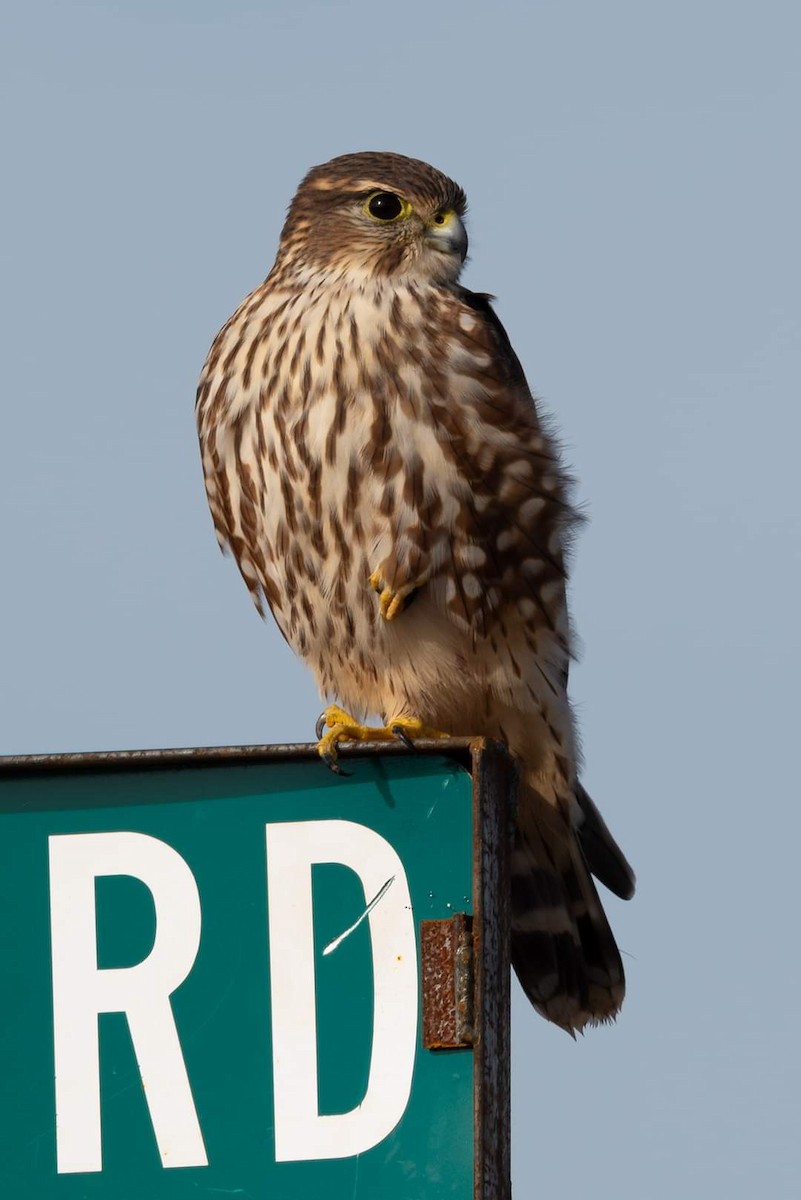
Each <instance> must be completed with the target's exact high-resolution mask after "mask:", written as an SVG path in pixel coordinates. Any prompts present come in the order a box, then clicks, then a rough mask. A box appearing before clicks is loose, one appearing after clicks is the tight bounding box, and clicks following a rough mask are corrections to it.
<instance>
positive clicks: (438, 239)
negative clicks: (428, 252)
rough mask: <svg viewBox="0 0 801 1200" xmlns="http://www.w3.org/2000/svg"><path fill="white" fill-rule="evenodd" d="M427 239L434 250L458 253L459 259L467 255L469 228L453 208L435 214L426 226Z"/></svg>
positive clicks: (461, 259)
mask: <svg viewBox="0 0 801 1200" xmlns="http://www.w3.org/2000/svg"><path fill="white" fill-rule="evenodd" d="M425 236H426V241H427V242H428V244H429V246H431V248H432V250H438V251H439V252H440V253H441V254H458V255H459V261H460V262H464V260H465V258H466V257H467V230H466V229H465V227H464V225H463V224H462V219H461V217H460V216H459V214H458V213H456V212H454V211H453V209H452V208H449V209H446V210H445V211H444V212H438V213H436V214H435V216H434V218H433V220H431V221H430V222H429V224H428V225H427V226H426V234H425Z"/></svg>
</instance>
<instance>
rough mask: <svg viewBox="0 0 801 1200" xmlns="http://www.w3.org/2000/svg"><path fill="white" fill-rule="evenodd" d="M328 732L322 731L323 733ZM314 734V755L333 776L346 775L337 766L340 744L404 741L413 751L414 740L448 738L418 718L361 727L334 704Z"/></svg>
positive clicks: (328, 709) (403, 718)
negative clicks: (315, 738) (315, 743)
mask: <svg viewBox="0 0 801 1200" xmlns="http://www.w3.org/2000/svg"><path fill="white" fill-rule="evenodd" d="M326 728H327V732H324V730H326ZM315 733H316V734H317V753H318V754H319V755H320V758H321V759H322V760H323V762H324V763H325V765H326V766H327V767H329V768H330V769H331V770H332V771H333V772H334V774H335V775H348V774H350V772H348V771H343V769H342V767H341V766H340V765H339V761H338V758H339V755H338V747H339V744H340V742H393V741H396V740H397V741H400V742H403V744H404V746H408V747H409V749H410V750H413V749H414V741H413V739H414V738H446V737H449V736H450V735H449V734H447V733H441V732H440V730H438V729H431V728H429V726H428V725H424V724H423V722H422V721H420V720H418V719H417V717H394V718H393V719H392V720H391V721H389V722H388V724H386V725H362V724H361V723H360V722H359V721H357V720H356V718H355V717H352V716H351V715H350V713H347V712H345V710H344V708H340V707H339V705H337V704H331V705H330V706H329V707H328V708H326V709H325V711H324V712H322V713H320V716H319V718H318V721H317V725H316V726H315Z"/></svg>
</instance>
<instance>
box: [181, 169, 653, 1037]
mask: <svg viewBox="0 0 801 1200" xmlns="http://www.w3.org/2000/svg"><path fill="white" fill-rule="evenodd" d="M465 208H466V197H465V193H464V192H463V191H462V189H461V188H460V187H459V186H458V185H457V184H456V183H454V182H453V181H452V180H451V179H449V178H447V176H445V175H443V174H442V173H441V172H440V171H438V170H435V169H434V168H433V167H431V166H429V165H428V164H427V163H424V162H419V161H417V160H415V159H412V158H406V157H404V156H402V155H399V154H390V153H378V152H375V153H372V152H371V153H359V154H347V155H343V156H342V157H339V158H334V159H332V160H331V161H330V162H328V163H325V164H323V165H322V166H318V167H314V168H313V169H312V170H311V171H310V172H309V173H308V175H307V176H306V178H305V179H304V180H303V181H302V183H301V185H300V187H299V188H298V191H297V194H296V195H295V198H294V200H293V201H292V204H291V206H290V208H289V213H288V216H287V219H286V223H285V225H284V229H283V232H282V235H281V241H280V245H279V248H278V255H277V257H276V260H275V265H274V266H273V268H272V270H271V272H270V274H269V275H268V277H267V279H266V280H265V281H264V283H262V284H261V285H260V286H259V287H257V288H256V290H255V291H254V292H252V293H251V295H249V296H248V297H247V299H246V300H244V301H243V302H242V304H241V305H240V306H239V308H238V309H237V310H236V312H235V313H234V314H233V316H232V317H231V318H230V320H229V321H228V322H227V323H226V324H225V325H224V326H223V328H222V329H221V330H220V332H219V333H218V335H217V337H216V338H215V340H214V343H213V345H212V347H211V350H210V352H209V355H208V358H207V360H206V363H205V366H204V368H203V373H202V375H201V379H200V384H199V388H198V395H197V422H198V430H199V436H200V446H201V455H202V462H203V470H204V474H205V481H206V490H207V493H208V500H209V505H210V508H211V513H212V517H213V520H214V525H215V528H216V532H217V537H218V540H219V542H220V545H221V546H222V547H223V548H224V549H226V550H230V552H231V553H232V554H233V556H234V558H235V559H236V562H237V564H238V566H239V570H240V572H241V573H242V576H243V578H244V580H245V583H246V584H247V586H248V588H249V589H250V592H251V595H252V597H253V599H254V601H255V603H256V605H257V607H258V608H259V610H260V611H261V612H262V613H263V612H264V611H265V608H266V607H269V608H270V610H271V612H272V615H273V617H274V618H275V621H276V623H277V624H278V628H279V629H280V631H281V633H282V634H283V636H284V637H285V638H286V640H287V642H288V643H289V645H290V646H291V647H292V648H293V649H294V650H295V652H296V653H297V654H298V655H300V657H301V658H302V659H303V660H304V662H306V663H308V665H309V666H310V667H311V669H312V671H313V672H314V676H315V678H316V680H317V683H318V685H319V688H320V691H321V693H322V695H323V696H324V697H325V699H326V701H327V702H328V703H329V704H330V707H328V708H327V709H326V710H325V712H324V713H323V716H322V717H321V721H320V723H318V736H319V738H320V742H319V750H320V753H321V755H322V756H323V757H324V758H325V760H326V761H327V762H328V763H329V765H331V766H332V767H333V768H334V769H337V767H338V764H337V747H338V745H339V744H340V743H341V742H343V741H361V740H367V739H369V740H377V739H381V738H386V739H391V738H396V737H399V738H401V739H402V740H403V741H406V742H412V743H413V742H414V739H415V738H418V737H420V738H424V737H434V736H445V735H453V736H472V735H485V736H487V737H491V738H500V739H502V740H503V741H505V742H506V743H507V745H508V746H509V748H510V750H511V751H512V753H513V754H514V755H516V757H517V759H518V760H519V762H520V773H521V797H520V806H519V812H518V818H517V829H516V836H515V845H514V850H513V859H512V961H513V963H514V967H515V970H516V972H517V975H518V978H519V980H520V983H521V984H522V986H523V989H524V990H525V992H526V994H527V996H528V997H529V999H530V1001H531V1003H532V1004H533V1005H534V1006H535V1008H537V1009H538V1011H539V1012H541V1013H542V1014H543V1015H544V1016H545V1017H547V1018H548V1019H549V1020H551V1021H553V1022H555V1023H556V1024H557V1025H560V1026H562V1028H564V1029H566V1030H568V1032H570V1033H574V1032H575V1031H577V1030H581V1029H582V1028H583V1027H584V1026H585V1025H588V1024H597V1023H599V1022H603V1021H607V1020H610V1019H612V1018H613V1017H614V1016H615V1015H616V1014H617V1012H618V1010H619V1008H620V1005H621V1003H622V1001H623V993H624V976H623V966H622V963H621V959H620V953H619V951H618V948H617V946H616V944H615V939H614V937H613V935H612V932H611V930H610V928H609V924H608V922H607V919H606V916H605V914H604V910H603V908H602V906H601V902H600V900H599V897H598V893H597V891H596V888H595V884H594V883H593V879H592V876H593V875H595V876H596V878H598V879H599V880H600V881H601V882H602V883H604V884H605V885H606V887H608V888H609V889H610V890H611V891H612V892H614V893H616V894H617V895H618V896H621V897H623V898H628V897H629V896H631V895H632V894H633V891H634V875H633V873H632V871H631V868H630V867H629V865H628V863H627V861H626V859H625V857H624V856H623V854H622V852H621V850H620V849H619V847H618V846H617V844H616V842H615V841H614V839H613V838H612V836H611V834H610V833H609V830H608V829H607V827H606V825H605V823H604V821H603V818H602V817H601V815H600V813H599V812H598V810H597V808H596V807H595V805H594V804H593V802H592V800H591V798H590V797H589V795H588V794H587V792H586V791H585V790H584V788H583V786H582V784H581V783H580V781H579V765H580V764H579V756H578V748H577V739H576V731H575V726H574V720H573V715H572V712H571V708H570V704H569V701H568V696H567V678H568V666H569V661H570V650H571V633H570V626H569V622H568V614H567V605H566V598H565V584H566V551H567V548H568V545H569V542H570V538H571V534H572V532H573V531H574V529H575V526H576V523H577V519H578V518H577V513H576V510H575V509H574V508H573V507H572V506H571V503H570V480H569V478H568V476H567V475H566V474H565V472H564V470H563V468H562V465H561V463H560V459H559V452H558V448H557V446H556V444H555V442H554V440H553V438H552V436H551V435H550V434H549V431H548V428H547V426H546V425H545V424H544V423H543V418H542V415H541V413H540V412H539V411H538V407H537V403H536V401H535V399H534V397H533V396H532V393H531V391H530V389H529V387H528V384H527V383H526V378H525V375H524V373H523V369H522V367H521V365H520V362H519V361H518V359H517V357H516V355H515V353H514V351H513V349H512V347H511V345H510V343H509V339H508V337H507V335H506V332H505V331H504V329H503V327H502V325H501V323H500V321H499V320H498V317H497V316H496V315H495V313H494V311H493V308H492V304H491V297H490V296H488V295H484V294H482V293H477V292H470V291H468V290H467V289H466V288H464V287H462V286H461V285H460V283H459V276H460V273H461V270H462V265H463V263H464V260H465V256H466V253H467V234H466V232H465V227H464V223H463V216H464V213H465ZM371 714H378V715H379V717H380V720H381V721H382V722H383V724H382V725H381V726H380V727H370V726H367V725H365V724H364V722H365V721H366V720H367V718H368V717H369V716H370V715H371Z"/></svg>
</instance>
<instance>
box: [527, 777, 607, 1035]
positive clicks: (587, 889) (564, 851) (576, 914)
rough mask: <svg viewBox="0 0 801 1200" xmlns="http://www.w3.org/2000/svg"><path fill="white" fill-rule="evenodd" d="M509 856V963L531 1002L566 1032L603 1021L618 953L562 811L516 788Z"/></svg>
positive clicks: (572, 1031)
mask: <svg viewBox="0 0 801 1200" xmlns="http://www.w3.org/2000/svg"><path fill="white" fill-rule="evenodd" d="M520 799H521V804H520V812H519V816H518V829H517V838H516V842H515V848H514V854H513V858H512V964H513V966H514V969H515V971H516V973H517V977H518V979H519V980H520V983H521V984H522V987H523V990H524V991H525V993H526V995H527V996H528V998H529V1000H530V1001H531V1003H532V1004H533V1005H534V1007H535V1008H536V1009H537V1010H538V1011H539V1012H540V1013H542V1015H543V1016H544V1017H547V1019H548V1020H549V1021H553V1022H554V1023H555V1024H556V1025H560V1026H561V1027H562V1028H563V1029H566V1030H567V1031H568V1033H570V1034H574V1033H575V1032H577V1031H580V1030H581V1029H583V1028H584V1026H585V1025H595V1024H599V1023H601V1022H604V1021H611V1020H613V1019H614V1017H615V1016H616V1015H617V1013H618V1011H619V1009H620V1006H621V1004H622V1003H623V995H624V992H625V979H624V974H623V963H622V961H621V958H620V951H619V950H618V948H617V944H616V942H615V939H614V936H613V934H612V930H611V929H610V928H609V922H608V921H607V919H606V914H605V913H604V910H603V907H602V905H601V901H600V899H599V898H598V893H597V891H596V889H595V884H594V883H593V881H592V877H591V875H590V872H589V870H588V868H587V864H586V861H585V858H584V854H583V852H582V849H581V846H580V844H579V841H578V838H577V836H576V833H575V832H574V828H573V823H572V821H571V820H570V818H569V814H568V813H566V812H564V811H562V810H561V809H559V808H555V807H554V806H553V805H551V804H547V803H546V802H545V801H544V800H543V799H542V797H541V796H539V795H537V794H536V793H535V792H534V791H533V789H530V788H528V787H524V788H523V789H522V795H521V798H520Z"/></svg>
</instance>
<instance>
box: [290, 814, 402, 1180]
mask: <svg viewBox="0 0 801 1200" xmlns="http://www.w3.org/2000/svg"><path fill="white" fill-rule="evenodd" d="M314 863H340V864H343V865H344V866H346V867H350V869H351V870H352V871H354V872H355V873H356V874H357V875H358V876H359V878H360V880H361V882H362V886H363V887H364V895H365V913H364V914H363V917H365V916H366V919H367V921H368V922H369V929H370V940H371V943H372V956H373V980H374V987H375V1001H374V1019H373V1042H372V1053H371V1059H370V1072H369V1077H368V1082H367V1091H366V1093H365V1095H364V1098H363V1099H362V1101H361V1103H360V1104H359V1105H358V1106H357V1107H356V1108H354V1109H352V1110H351V1111H350V1112H346V1113H337V1114H330V1115H329V1114H321V1113H320V1112H319V1111H318V1103H317V1019H316V1008H315V977H314V926H313V906H312V864H314ZM267 899H268V906H269V937H270V981H271V983H270V987H271V1000H272V1032H273V1059H274V1061H273V1078H274V1090H275V1154H276V1160H277V1161H278V1162H290V1161H297V1160H301V1159H319V1158H346V1157H348V1156H351V1155H355V1154H361V1153H363V1152H364V1151H365V1150H369V1149H370V1147H371V1146H375V1145H376V1144H377V1143H378V1142H380V1141H381V1140H382V1139H383V1138H385V1137H387V1136H388V1134H390V1133H391V1132H392V1130H393V1129H394V1128H395V1126H396V1125H397V1123H398V1121H400V1119H401V1117H402V1116H403V1114H404V1112H405V1110H406V1106H407V1104H408V1102H409V1096H410V1094H411V1088H412V1074H413V1071H414V1058H415V1049H416V1043H417V987H418V980H417V947H416V943H415V930H414V917H413V914H412V902H411V898H410V896H409V885H408V882H407V879H406V872H405V871H404V869H403V864H402V863H401V860H400V858H399V857H398V855H397V853H396V852H395V850H394V849H393V848H392V846H390V844H389V842H387V841H386V840H385V839H384V838H382V837H381V836H380V835H379V834H378V833H376V832H375V831H374V830H372V829H368V828H367V827H366V826H364V825H358V824H356V823H354V822H352V821H294V822H288V823H286V824H275V825H268V826H267ZM359 923H360V922H356V923H354V925H352V926H351V927H350V929H349V930H345V931H344V934H345V936H347V935H348V934H349V933H350V932H352V931H353V929H355V928H356V925H357V924H359ZM341 940H342V939H341V938H340V939H335V941H334V942H331V943H330V944H329V946H328V947H326V952H327V953H336V947H337V945H338V944H339V941H341Z"/></svg>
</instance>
